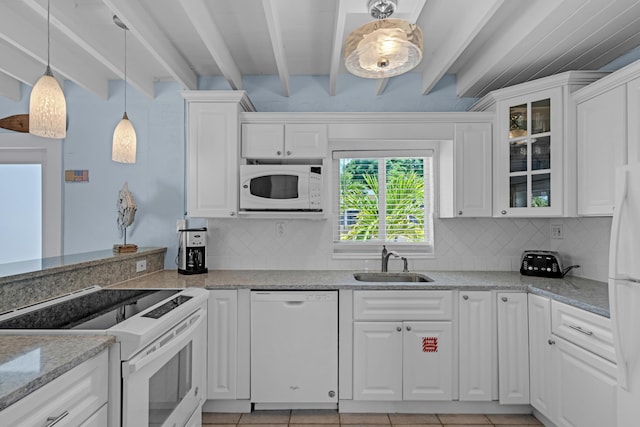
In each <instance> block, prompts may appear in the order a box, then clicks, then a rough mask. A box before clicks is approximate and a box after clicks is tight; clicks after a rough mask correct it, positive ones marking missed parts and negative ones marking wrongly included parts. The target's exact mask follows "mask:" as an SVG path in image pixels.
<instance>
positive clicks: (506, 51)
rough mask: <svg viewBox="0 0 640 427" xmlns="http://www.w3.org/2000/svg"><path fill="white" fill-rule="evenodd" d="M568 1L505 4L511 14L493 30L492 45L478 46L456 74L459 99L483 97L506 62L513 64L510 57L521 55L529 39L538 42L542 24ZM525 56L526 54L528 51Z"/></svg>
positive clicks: (539, 0) (542, 0)
mask: <svg viewBox="0 0 640 427" xmlns="http://www.w3.org/2000/svg"><path fill="white" fill-rule="evenodd" d="M565 1H567V0H561V1H559V0H538V1H535V2H506V3H505V7H508V8H513V9H514V10H513V11H512V13H510V14H509V16H508V17H507V19H504V21H503V22H501V23H500V24H499V25H497V26H495V28H493V31H494V33H493V34H492V37H491V39H490V40H489V43H486V44H485V45H484V46H478V48H477V49H474V52H473V53H472V54H471V55H470V56H469V57H468V58H466V63H465V64H464V66H463V67H462V69H461V70H459V71H458V73H457V87H456V92H457V94H458V96H463V97H465V96H471V97H475V96H481V95H483V94H484V92H483V91H486V90H487V85H488V83H489V82H490V81H492V80H493V79H494V78H495V76H496V75H499V74H501V73H502V72H504V66H503V65H502V64H503V62H505V61H508V62H510V58H509V56H510V55H513V54H514V52H516V53H517V54H518V55H519V54H520V53H521V51H522V50H523V45H524V44H526V42H527V39H529V40H536V39H537V38H538V37H539V35H537V34H536V33H535V31H536V29H537V28H538V27H539V26H540V24H541V23H542V22H544V21H545V20H546V19H549V17H550V16H552V15H553V13H554V12H555V10H556V9H557V8H558V7H559V6H561V5H562V4H563V3H564V2H565ZM525 53H526V51H525Z"/></svg>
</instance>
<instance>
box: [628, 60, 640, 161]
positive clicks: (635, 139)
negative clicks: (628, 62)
mask: <svg viewBox="0 0 640 427" xmlns="http://www.w3.org/2000/svg"><path fill="white" fill-rule="evenodd" d="M634 64H635V65H634V66H635V67H636V68H640V63H634ZM627 117H628V120H627V141H628V143H627V150H628V154H629V157H628V160H629V163H632V162H640V119H639V118H640V77H637V78H635V79H633V80H631V81H630V82H628V83H627Z"/></svg>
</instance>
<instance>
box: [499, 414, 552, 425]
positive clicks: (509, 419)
mask: <svg viewBox="0 0 640 427" xmlns="http://www.w3.org/2000/svg"><path fill="white" fill-rule="evenodd" d="M487 417H488V418H489V420H490V421H491V422H492V423H493V424H495V425H499V426H502V425H516V426H541V425H542V423H541V422H540V421H538V420H537V419H536V417H534V416H533V415H530V414H492V415H487Z"/></svg>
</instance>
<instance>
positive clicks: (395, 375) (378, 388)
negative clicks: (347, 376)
mask: <svg viewBox="0 0 640 427" xmlns="http://www.w3.org/2000/svg"><path fill="white" fill-rule="evenodd" d="M353 341H354V342H353V398H354V399H355V400H402V323H401V322H355V323H354V324H353Z"/></svg>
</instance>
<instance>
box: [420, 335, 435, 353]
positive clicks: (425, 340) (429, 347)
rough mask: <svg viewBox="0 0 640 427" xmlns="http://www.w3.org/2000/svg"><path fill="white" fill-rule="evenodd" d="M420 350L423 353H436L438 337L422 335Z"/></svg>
mask: <svg viewBox="0 0 640 427" xmlns="http://www.w3.org/2000/svg"><path fill="white" fill-rule="evenodd" d="M422 352H423V353H437V352H438V337H422Z"/></svg>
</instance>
